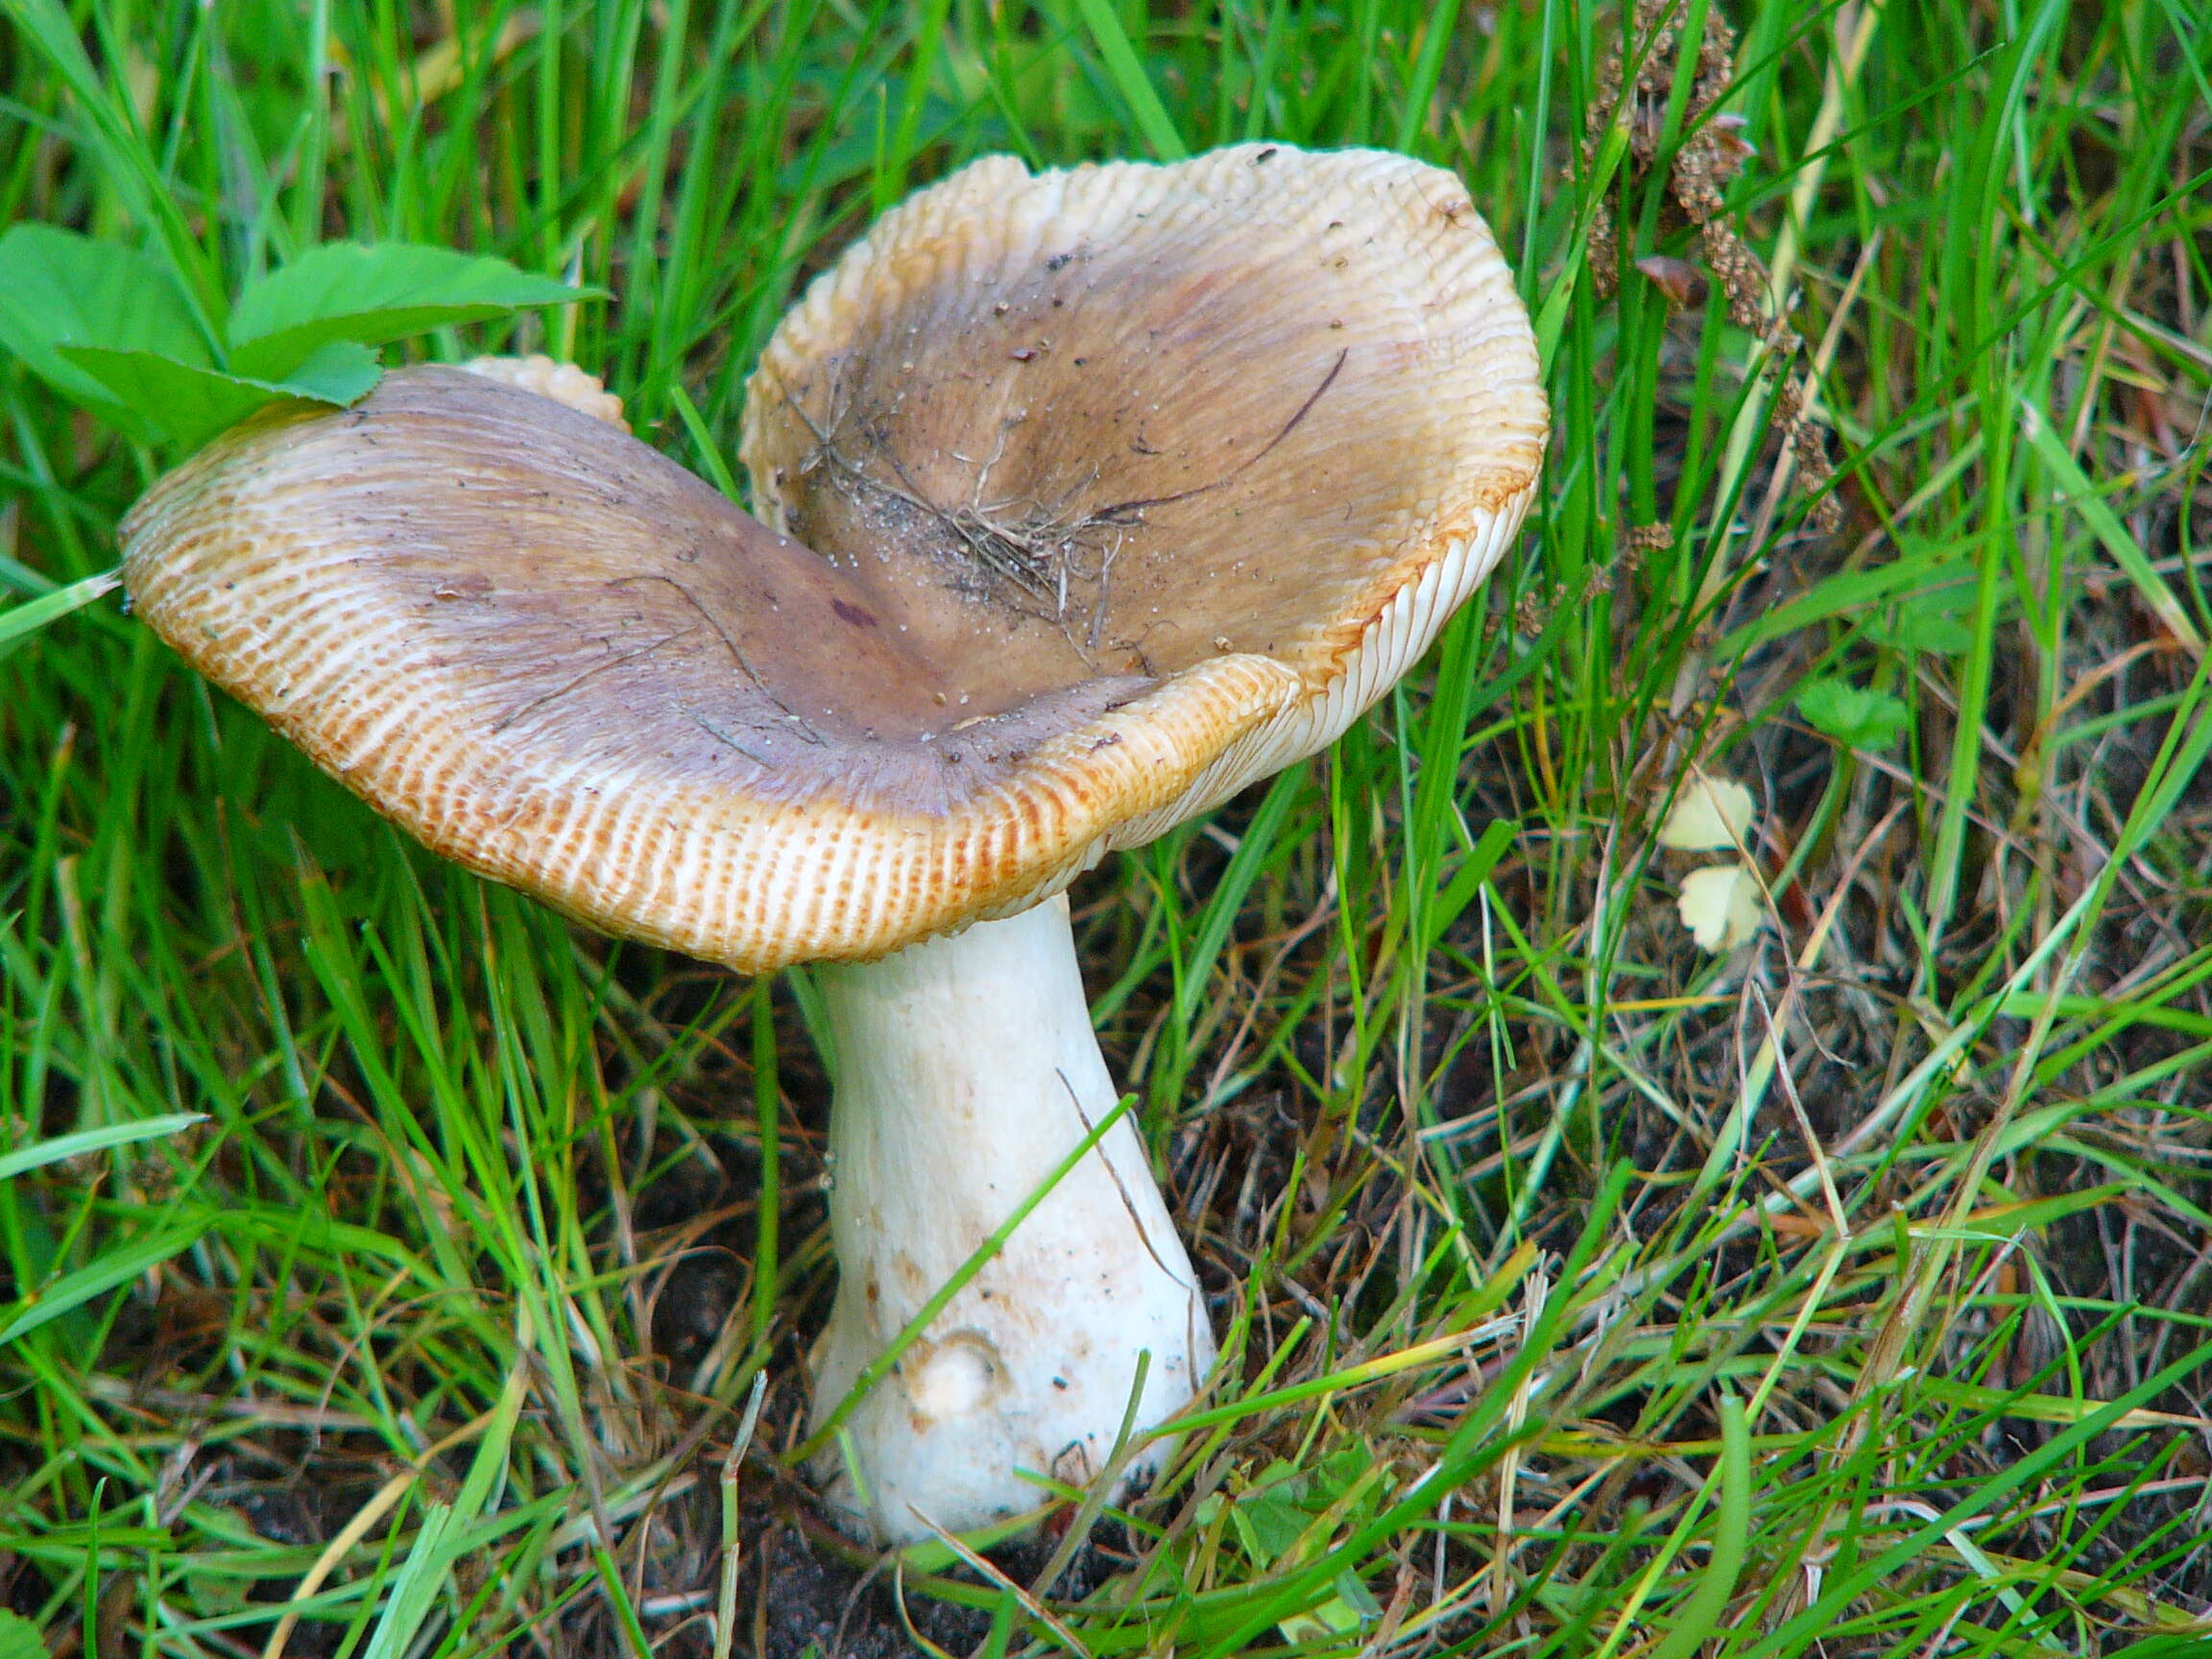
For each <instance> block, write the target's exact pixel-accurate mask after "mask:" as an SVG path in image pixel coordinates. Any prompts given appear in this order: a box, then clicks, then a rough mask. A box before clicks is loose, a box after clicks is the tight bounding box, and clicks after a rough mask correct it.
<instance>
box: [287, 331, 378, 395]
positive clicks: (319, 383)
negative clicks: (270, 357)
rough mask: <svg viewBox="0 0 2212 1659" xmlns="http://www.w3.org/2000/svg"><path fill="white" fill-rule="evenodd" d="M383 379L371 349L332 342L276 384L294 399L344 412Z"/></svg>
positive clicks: (351, 343) (352, 342)
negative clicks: (330, 404) (340, 409)
mask: <svg viewBox="0 0 2212 1659" xmlns="http://www.w3.org/2000/svg"><path fill="white" fill-rule="evenodd" d="M383 378H384V365H383V362H382V360H381V359H380V358H379V357H378V355H377V353H376V350H375V349H374V348H373V347H369V346H364V345H362V344H361V343H360V342H359V341H357V340H332V341H329V342H327V343H325V345H322V346H318V347H317V348H316V349H315V350H314V351H313V352H312V353H311V354H310V355H309V356H308V358H307V360H306V361H305V362H303V363H301V365H300V367H299V368H297V369H295V370H293V371H292V373H289V374H287V375H285V376H284V378H283V379H281V380H278V381H276V382H275V384H276V386H277V387H279V388H281V389H282V390H283V391H285V392H287V393H290V394H291V395H292V396H293V397H312V398H314V399H315V401H317V402H318V403H335V404H337V405H338V406H339V407H340V408H344V407H345V406H346V405H348V404H349V403H358V402H360V401H361V399H362V398H364V397H368V396H369V394H370V393H372V392H373V391H374V390H375V389H376V382H377V381H379V380H381V379H383Z"/></svg>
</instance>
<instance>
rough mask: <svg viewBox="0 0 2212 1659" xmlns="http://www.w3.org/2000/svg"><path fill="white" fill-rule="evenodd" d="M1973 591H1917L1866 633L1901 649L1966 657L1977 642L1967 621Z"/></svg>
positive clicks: (1936, 654)
mask: <svg viewBox="0 0 2212 1659" xmlns="http://www.w3.org/2000/svg"><path fill="white" fill-rule="evenodd" d="M1972 605H1973V598H1972V595H1971V594H1967V595H1960V594H1955V593H1915V594H1912V595H1911V597H1909V598H1906V599H1902V600H1900V601H1898V604H1897V609H1896V613H1895V614H1894V615H1893V616H1885V617H1881V618H1878V619H1877V620H1875V621H1874V622H1872V623H1871V624H1869V625H1868V627H1867V630H1866V632H1867V634H1868V635H1869V636H1870V637H1872V638H1874V639H1876V640H1877V641H1879V642H1880V643H1882V644H1884V645H1888V646H1891V647H1893V648H1895V649H1896V650H1899V651H1926V652H1929V653H1931V654H1933V655H1935V656H1937V657H1963V656H1964V655H1965V654H1966V652H1967V651H1968V650H1969V649H1970V648H1971V647H1972V645H1973V643H1974V630H1973V628H1972V627H1971V626H1970V625H1969V624H1968V622H1967V620H1966V612H1967V611H1968V610H1970V609H1971V608H1972Z"/></svg>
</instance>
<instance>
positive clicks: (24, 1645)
mask: <svg viewBox="0 0 2212 1659" xmlns="http://www.w3.org/2000/svg"><path fill="white" fill-rule="evenodd" d="M0 1659H46V1644H45V1643H43V1642H41V1641H40V1640H39V1639H38V1626H37V1625H36V1624H34V1623H31V1621H30V1620H28V1619H26V1618H24V1617H23V1616H22V1615H21V1614H20V1613H9V1612H6V1611H0Z"/></svg>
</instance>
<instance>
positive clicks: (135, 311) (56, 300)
mask: <svg viewBox="0 0 2212 1659" xmlns="http://www.w3.org/2000/svg"><path fill="white" fill-rule="evenodd" d="M0 346H5V347H6V348H7V349H9V350H10V351H12V352H13V353H14V354H15V355H16V356H18V357H20V358H21V359H22V360H23V362H24V365H25V366H26V367H27V368H29V369H30V370H31V372H32V373H35V374H36V375H37V376H38V377H39V378H40V379H42V380H44V381H46V382H47V383H48V384H49V385H51V386H52V387H53V388H54V389H55V390H56V391H58V392H60V394H61V395H62V396H63V397H67V398H69V399H70V400H71V401H72V402H75V403H79V404H82V405H84V407H85V408H88V409H91V410H93V411H94V412H95V413H97V414H99V415H101V416H102V417H104V418H105V419H107V420H108V421H112V422H113V423H114V424H116V425H118V426H121V427H122V428H124V430H126V431H128V432H130V433H131V435H132V436H133V437H137V438H143V437H145V436H146V435H147V427H146V425H145V423H143V422H142V421H139V420H138V419H137V417H136V415H135V414H134V412H133V411H132V409H131V408H130V406H129V405H128V403H122V404H119V403H117V401H116V400H115V398H114V397H113V395H112V393H111V392H110V390H109V389H108V387H107V386H106V385H105V384H104V383H103V382H102V381H101V380H100V379H99V378H98V377H97V376H95V375H92V374H88V373H85V372H84V369H83V368H82V367H80V366H78V365H76V364H73V363H71V362H70V361H68V359H67V358H66V356H65V355H63V348H66V347H71V346H77V347H99V348H103V349H109V350H146V351H156V352H159V353H160V354H161V355H163V356H165V357H169V358H172V359H174V360H176V361H177V362H180V363H185V364H191V365H196V366H200V365H211V364H212V363H213V361H214V358H213V355H212V354H211V353H210V352H209V350H208V349H207V342H206V340H205V339H204V337H203V335H202V334H201V331H200V327H199V325H198V324H197V323H195V322H194V321H193V317H192V309H191V307H190V306H189V305H188V304H187V303H186V302H185V300H184V296H183V293H182V291H181V290H180V288H179V287H178V286H177V283H176V280H175V279H174V277H172V276H171V275H170V272H169V269H168V267H167V266H165V265H163V264H162V263H161V262H160V261H159V260H158V259H156V258H153V257H152V256H151V255H149V254H145V253H141V252H138V250H136V249H135V248H128V247H125V246H124V245H123V244H121V243H118V242H95V241H93V240H92V239H91V238H90V237H87V236H80V235H78V234H77V233H76V232H74V231H71V230H62V229H58V228H55V227H54V226H51V225H17V226H15V227H14V228H12V229H11V230H9V232H8V233H7V234H6V235H5V236H0Z"/></svg>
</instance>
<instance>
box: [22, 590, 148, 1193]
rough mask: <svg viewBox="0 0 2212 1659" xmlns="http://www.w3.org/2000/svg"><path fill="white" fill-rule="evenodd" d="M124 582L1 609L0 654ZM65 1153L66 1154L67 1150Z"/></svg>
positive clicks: (45, 596) (54, 594) (64, 592)
mask: <svg viewBox="0 0 2212 1659" xmlns="http://www.w3.org/2000/svg"><path fill="white" fill-rule="evenodd" d="M122 585H123V578H122V577H121V576H119V575H117V574H116V573H115V572H114V571H112V570H103V571H102V572H101V573H100V574H99V575H97V576H87V577H85V578H84V580H83V581H82V582H72V583H70V584H69V586H68V587H66V588H57V589H55V590H54V591H53V592H51V593H46V594H41V595H40V596H39V597H38V598H36V599H32V600H29V601H27V602H25V603H24V604H21V605H12V606H10V607H9V608H8V609H7V610H5V611H0V657H5V656H7V655H8V653H9V652H11V651H12V650H14V649H15V647H16V646H17V645H19V644H21V643H22V642H23V641H24V640H25V639H28V638H29V637H31V636H32V635H34V634H36V633H37V632H38V630H39V629H41V628H43V627H45V626H46V625H47V624H49V623H51V622H59V621H60V619H61V618H62V617H64V616H66V615H68V614H69V613H70V612H72V611H82V610H83V609H84V607H85V606H87V605H89V604H91V603H92V601H93V600H95V599H98V598H100V597H101V596H102V595H104V594H108V593H112V592H113V591H114V590H115V589H118V588H120V587H121V586H122ZM17 1156H19V1154H15V1153H11V1154H9V1155H8V1157H6V1158H0V1180H4V1179H5V1178H6V1177H7V1176H8V1174H9V1172H10V1170H9V1164H10V1160H11V1159H12V1158H14V1157H17ZM64 1156H65V1154H64Z"/></svg>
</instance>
